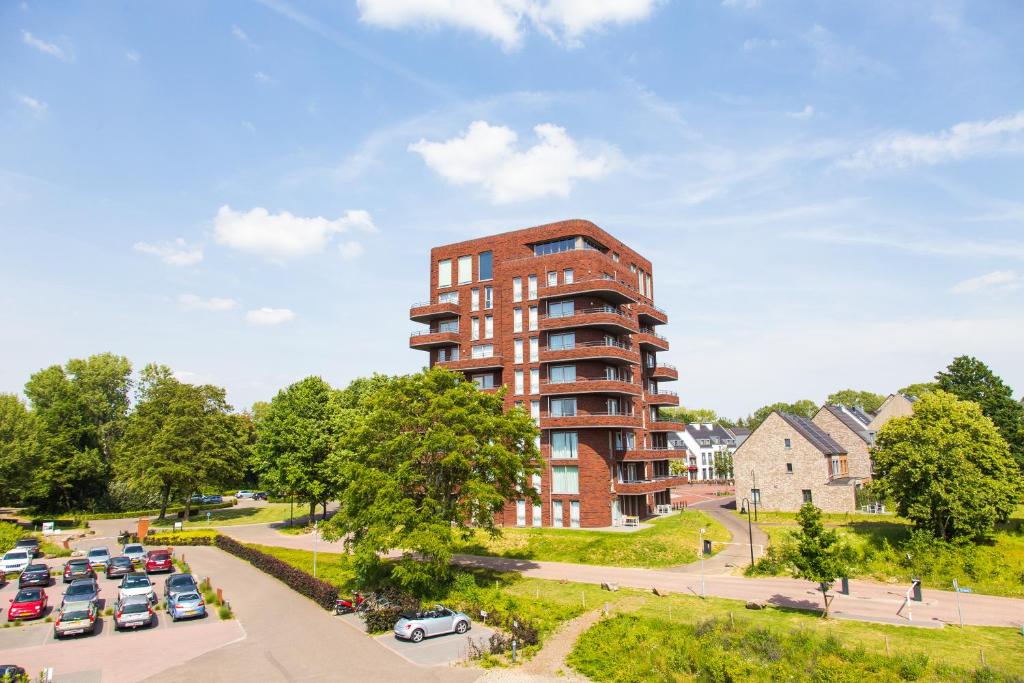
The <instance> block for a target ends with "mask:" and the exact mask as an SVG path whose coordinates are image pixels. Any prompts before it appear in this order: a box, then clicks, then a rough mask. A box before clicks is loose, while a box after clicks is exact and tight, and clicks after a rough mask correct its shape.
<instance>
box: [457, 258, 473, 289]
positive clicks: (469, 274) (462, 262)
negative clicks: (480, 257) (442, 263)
mask: <svg viewBox="0 0 1024 683" xmlns="http://www.w3.org/2000/svg"><path fill="white" fill-rule="evenodd" d="M472 281H473V257H472V256H460V257H459V284H460V285H468V284H469V283H470V282H472Z"/></svg>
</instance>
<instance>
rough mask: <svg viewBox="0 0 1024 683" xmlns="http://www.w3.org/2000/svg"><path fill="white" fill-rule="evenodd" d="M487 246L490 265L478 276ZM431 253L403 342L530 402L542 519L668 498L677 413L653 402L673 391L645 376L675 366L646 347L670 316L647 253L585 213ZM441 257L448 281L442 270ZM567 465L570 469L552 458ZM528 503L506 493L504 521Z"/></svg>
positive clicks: (649, 508)
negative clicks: (664, 418) (539, 461)
mask: <svg viewBox="0 0 1024 683" xmlns="http://www.w3.org/2000/svg"><path fill="white" fill-rule="evenodd" d="M537 245H542V246H537ZM487 253H489V254H490V259H491V270H492V272H491V277H490V278H486V277H485V278H483V279H482V278H481V277H480V276H481V272H480V271H481V267H483V268H484V269H486V258H487V257H486V255H485V256H483V257H482V256H481V255H482V254H487ZM466 257H468V260H467V258H466ZM430 261H431V263H430V299H429V301H427V302H424V303H419V304H414V305H413V306H412V307H411V309H410V318H411V319H412V320H414V321H416V322H422V323H424V324H426V325H428V326H429V329H427V330H424V331H421V332H418V333H414V334H413V335H412V336H411V337H410V339H409V344H410V346H411V347H412V348H416V349H422V350H425V351H427V352H428V353H429V355H430V365H431V366H433V365H435V364H440V365H442V366H444V367H448V368H451V369H454V370H459V371H462V372H464V373H465V374H466V376H467V377H468V378H471V379H473V380H474V381H478V382H480V383H482V384H484V385H485V386H486V385H487V384H489V383H493V386H496V387H497V386H501V385H503V384H504V385H506V386H507V387H508V393H507V394H506V402H507V405H508V407H509V408H512V407H514V406H515V405H517V404H518V405H521V406H522V407H523V408H524V409H525V410H527V411H531V412H533V413H534V416H535V417H536V418H537V421H538V424H539V426H540V428H541V441H540V451H541V455H542V456H543V458H544V464H543V467H542V472H543V473H542V475H541V485H540V487H539V489H538V492H539V494H540V498H541V505H540V506H539V509H540V512H541V523H542V525H543V526H564V527H569V526H581V527H602V526H609V525H611V524H613V523H617V522H618V521H620V520H621V517H622V516H623V515H639V516H647V515H649V514H651V513H652V512H653V510H654V506H656V505H662V504H669V502H670V500H669V488H670V487H672V486H675V485H677V484H680V483H682V482H683V481H684V480H685V478H684V477H669V476H668V460H667V458H666V457H665V455H666V454H665V452H664V450H665V446H664V443H663V441H664V437H665V434H664V432H665V431H667V430H669V429H674V428H676V427H678V426H679V425H678V423H656V422H655V421H654V416H655V414H656V410H657V405H675V404H677V403H678V399H676V398H675V395H674V394H672V393H671V392H666V391H665V390H664V389H661V388H659V387H658V386H657V384H658V382H659V381H660V382H666V381H670V380H674V379H676V377H677V374H676V373H675V372H674V371H671V372H666V370H665V367H666V366H665V364H663V363H660V362H659V361H658V359H657V353H658V352H659V351H663V350H667V349H668V342H667V341H665V340H664V339H663V338H661V337H659V336H658V335H657V334H656V333H655V332H654V326H655V325H661V324H665V323H666V322H667V321H668V318H667V316H666V315H665V313H664V311H661V310H660V309H658V308H656V307H655V306H654V300H653V297H654V291H653V277H652V275H651V264H650V262H649V261H648V260H647V259H645V258H643V257H642V256H640V255H639V254H637V253H636V252H634V251H633V250H632V249H630V248H629V247H627V246H626V245H624V244H623V243H622V242H620V241H618V240H617V239H615V238H614V237H612V236H611V235H609V234H608V233H606V232H605V231H603V230H601V229H600V228H598V227H597V226H596V225H594V224H593V223H591V222H589V221H583V220H569V221H562V222H559V223H552V224H548V225H542V226H538V227H535V228H527V229H525V230H516V231H513V232H507V233H503V234H500V235H493V236H490V237H483V238H480V239H475V240H470V241H466V242H459V243H456V244H449V245H446V246H442V247H435V248H434V249H432V250H431V254H430ZM445 263H447V265H443V264H445ZM460 264H461V268H460ZM442 270H444V272H445V273H449V272H450V283H447V284H443V283H442V282H441V277H442ZM460 274H461V275H462V276H463V277H461V278H460ZM484 275H486V273H484ZM531 276H533V277H535V278H536V280H535V286H532V287H531V283H530V278H531ZM517 278H518V279H519V282H520V289H519V290H518V291H519V292H520V294H519V295H516V294H515V292H516V291H517V290H516V288H515V286H514V280H515V279H517ZM460 280H461V281H460ZM488 288H489V289H490V292H489V294H488V291H487V289H488ZM473 290H477V294H476V296H474V295H473ZM453 293H457V298H458V301H457V302H454V301H451V299H452V298H454V296H455V295H454V294H453ZM532 307H535V308H534V311H533V313H532V314H531V308H532ZM517 310H518V313H517ZM488 316H490V317H491V322H490V324H489V325H488V324H487V322H486V318H487V317H488ZM474 322H475V324H474ZM558 335H562V336H558ZM552 337H554V339H552ZM487 345H489V346H490V347H491V348H490V349H489V350H488V349H486V348H485V347H486V346H487ZM474 347H477V350H476V352H474ZM474 353H475V354H476V355H478V356H480V357H473V356H474ZM669 367H670V366H669ZM520 373H521V374H520ZM655 378H657V379H655ZM536 380H539V381H536ZM520 384H521V390H520ZM652 396H653V398H654V400H653V401H652V402H649V398H651V397H652ZM653 404H656V405H653ZM572 434H575V437H573V436H572ZM556 439H557V440H558V442H559V443H560V444H561V450H560V451H559V453H555V452H554V450H553V447H552V445H553V440H556ZM573 443H575V454H574V455H575V456H576V457H560V456H562V455H569V456H571V455H573V452H572V451H573V446H572V444H573ZM574 467H575V468H578V469H577V470H576V471H575V472H576V475H577V476H573V474H574V472H573V470H571V469H562V468H574ZM555 468H559V469H558V470H557V471H556V469H555ZM556 475H557V476H556ZM577 479H578V490H577V491H576V492H573V493H560V492H555V491H554V488H555V486H556V485H560V486H561V487H563V488H567V489H574V488H576V487H574V486H573V483H574V481H575V480H577ZM534 514H535V510H534V508H533V507H532V506H531V505H530V504H524V503H522V502H517V501H512V502H510V503H509V504H508V505H507V506H506V508H505V511H504V515H503V522H504V524H505V525H507V526H514V525H516V524H517V523H521V524H523V525H525V526H537V524H535V520H534ZM559 514H560V519H556V517H557V516H558V515H559ZM559 521H560V524H559V523H557V522H559ZM553 522H555V523H554V524H553Z"/></svg>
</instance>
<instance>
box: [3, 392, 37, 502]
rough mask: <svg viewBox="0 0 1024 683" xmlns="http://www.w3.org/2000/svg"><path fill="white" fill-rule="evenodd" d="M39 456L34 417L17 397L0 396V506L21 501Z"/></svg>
mask: <svg viewBox="0 0 1024 683" xmlns="http://www.w3.org/2000/svg"><path fill="white" fill-rule="evenodd" d="M38 453H39V432H38V429H37V426H36V419H35V415H33V414H32V413H31V411H29V409H28V407H27V406H26V405H25V404H24V403H23V402H22V400H21V399H20V398H18V397H17V396H15V395H13V394H0V505H13V504H16V503H20V502H21V499H22V496H23V495H24V493H25V490H26V488H27V487H28V485H29V483H30V482H31V480H32V469H33V466H34V464H35V462H36V456H37V455H38Z"/></svg>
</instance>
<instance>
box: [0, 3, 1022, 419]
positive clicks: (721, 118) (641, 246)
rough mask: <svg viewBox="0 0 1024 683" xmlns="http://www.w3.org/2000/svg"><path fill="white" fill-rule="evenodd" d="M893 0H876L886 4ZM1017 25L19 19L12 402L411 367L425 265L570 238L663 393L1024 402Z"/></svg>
mask: <svg viewBox="0 0 1024 683" xmlns="http://www.w3.org/2000/svg"><path fill="white" fill-rule="evenodd" d="M894 5H895V6H894ZM1022 28H1024V6H1022V5H1021V4H1020V3H1017V2H1013V1H1010V0H1007V1H1006V2H970V3H968V2H909V1H908V2H901V3H892V2H870V1H868V2H860V3H833V2H819V3H814V2H784V1H782V0H726V1H724V2H722V1H719V0H707V1H704V2H697V1H694V2H683V1H682V0H667V1H662V2H659V1H657V0H619V1H616V0H604V1H600V0H586V1H582V0H358V1H356V0H335V1H333V2H308V3H298V2H285V1H283V0H264V1H263V2H252V3H250V2H212V1H210V2H198V1H194V2H174V3H171V2H165V3H148V4H147V5H146V9H145V11H143V10H142V9H141V8H139V6H138V5H137V3H129V2H122V3H118V2H107V3H99V4H97V3H91V4H89V5H88V6H86V5H81V4H75V3H42V2H31V1H29V2H24V3H20V4H19V3H18V2H8V3H4V4H3V6H2V7H0V232H2V236H3V248H2V249H0V272H2V273H3V275H4V286H3V288H2V290H0V292H2V293H0V305H2V310H3V322H2V324H0V353H2V355H3V363H0V391H15V392H16V391H19V390H20V389H21V387H22V386H23V384H24V382H25V380H26V379H27V377H28V375H29V374H31V373H32V372H33V371H35V370H37V369H39V368H41V367H43V366H45V365H49V364H52V363H57V362H62V361H64V360H66V359H67V358H69V357H76V356H83V355H87V354H90V353H95V352H100V351H105V350H112V351H115V352H118V353H122V354H125V355H127V356H129V357H130V358H131V359H132V360H133V362H134V363H135V364H136V365H137V366H141V365H142V364H144V363H146V362H150V361H158V362H161V363H166V364H168V365H170V366H171V367H172V368H174V369H175V370H176V371H177V372H178V373H179V374H180V376H181V377H183V378H186V379H188V380H190V381H203V382H214V383H217V384H221V385H223V386H226V387H227V388H228V390H229V397H230V399H231V400H232V401H233V402H234V403H235V404H236V405H237V406H239V407H245V406H248V405H249V404H251V403H252V402H253V401H254V400H260V399H268V398H269V397H271V396H272V395H273V393H274V392H275V391H276V390H277V389H279V388H280V387H281V386H283V385H285V384H287V383H289V382H291V381H294V380H296V379H299V378H301V377H303V376H305V375H307V374H320V375H322V376H324V377H325V378H326V379H328V380H329V381H331V382H332V383H335V384H344V383H345V382H346V381H348V380H349V379H351V378H352V377H355V376H358V375H363V374H368V373H371V372H373V371H380V372H388V373H396V372H408V371H413V370H416V369H418V368H419V367H421V366H422V364H423V363H424V359H425V354H423V353H422V352H416V351H412V350H410V349H409V348H408V345H407V344H408V343H407V338H408V333H409V332H410V331H411V330H412V329H413V328H414V327H415V326H414V325H413V324H412V323H410V322H409V321H408V318H407V316H408V306H409V304H410V303H412V302H414V301H419V300H422V299H423V298H425V296H426V294H427V289H426V282H427V277H428V254H429V249H430V247H431V246H433V245H436V244H443V243H447V242H451V241H457V240H461V239H467V238H470V237H474V236H477V235H482V234H487V233H489V232H495V231H503V230H508V229H514V228H518V227H525V226H529V225H535V224H538V223H544V222H550V221H554V220H559V219H563V218H571V217H578V218H588V219H590V220H593V221H594V222H596V223H597V224H599V225H601V226H602V227H604V228H605V229H607V230H608V231H610V232H612V233H613V234H615V235H617V236H618V237H620V238H621V239H623V240H624V241H625V242H627V243H629V244H631V245H633V246H634V247H635V248H637V249H638V250H639V251H640V252H641V253H644V254H645V255H647V256H648V257H649V258H650V259H651V261H652V262H653V264H654V281H655V290H656V299H657V302H658V303H659V305H660V306H662V307H663V308H665V309H666V310H667V311H668V313H669V316H670V325H669V326H668V327H667V328H665V333H666V334H667V336H668V337H669V339H670V341H671V343H672V351H670V352H669V353H668V354H667V360H668V361H669V362H672V363H675V364H676V365H677V366H678V367H679V369H680V381H679V382H678V383H677V386H676V387H674V388H676V389H678V391H679V392H680V395H681V398H682V401H683V403H684V404H686V405H693V406H707V407H712V408H715V409H717V410H719V411H721V412H724V413H726V414H729V415H738V414H743V413H747V412H749V411H751V410H753V409H754V408H756V407H758V406H759V405H762V404H764V403H768V402H772V401H776V400H796V399H799V398H811V399H815V400H821V399H823V398H824V397H825V395H827V394H828V393H829V392H831V391H832V390H834V389H838V388H843V387H848V386H852V387H856V388H864V389H871V390H874V391H878V392H883V393H887V392H889V391H891V390H895V389H897V388H899V387H900V386H903V385H904V384H907V383H910V382H914V381H923V380H926V379H928V378H930V376H931V375H932V374H934V372H935V371H936V370H937V369H939V368H941V367H943V366H945V365H946V364H947V363H948V362H949V360H950V359H951V358H952V357H953V356H954V355H958V354H962V353H970V354H975V355H978V356H979V357H981V358H982V359H983V360H985V361H987V362H988V363H989V364H990V365H991V366H992V367H993V368H994V369H995V370H996V371H997V372H998V373H1000V374H1001V375H1002V376H1003V377H1004V378H1005V379H1006V380H1007V381H1008V382H1010V383H1011V384H1012V385H1013V386H1014V387H1015V388H1016V389H1017V393H1018V395H1019V394H1020V392H1021V390H1022V389H1024V354H1022V353H1021V349H1022V348H1024V69H1022V68H1021V65H1022V64H1024V46H1022V43H1021V41H1020V35H1021V30H1022Z"/></svg>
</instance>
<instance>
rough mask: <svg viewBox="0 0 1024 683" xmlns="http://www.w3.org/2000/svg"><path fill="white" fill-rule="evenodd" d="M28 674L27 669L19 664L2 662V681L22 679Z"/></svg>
mask: <svg viewBox="0 0 1024 683" xmlns="http://www.w3.org/2000/svg"><path fill="white" fill-rule="evenodd" d="M27 676H28V674H26V673H25V670H24V669H23V668H21V667H20V666H18V665H17V664H0V681H20V680H21V679H22V678H25V677H27Z"/></svg>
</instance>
